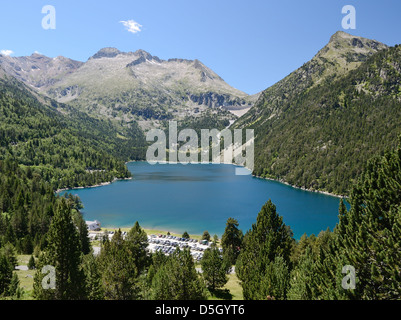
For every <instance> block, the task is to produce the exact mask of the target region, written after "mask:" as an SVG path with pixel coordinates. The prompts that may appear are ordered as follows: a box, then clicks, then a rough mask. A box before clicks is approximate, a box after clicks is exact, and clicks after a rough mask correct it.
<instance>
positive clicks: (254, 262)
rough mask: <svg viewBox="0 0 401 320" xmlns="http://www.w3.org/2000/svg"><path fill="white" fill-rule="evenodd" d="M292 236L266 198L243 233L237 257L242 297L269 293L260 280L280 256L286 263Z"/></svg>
mask: <svg viewBox="0 0 401 320" xmlns="http://www.w3.org/2000/svg"><path fill="white" fill-rule="evenodd" d="M291 249H292V238H291V236H290V232H289V230H288V228H287V227H286V225H285V224H284V223H283V219H282V217H280V216H279V215H278V214H277V212H276V207H275V205H274V204H273V203H272V202H271V200H269V201H268V202H267V203H266V204H265V205H264V206H263V207H262V210H261V211H260V212H259V214H258V217H257V221H256V224H254V225H252V229H251V230H249V231H248V232H247V234H246V235H245V237H244V241H243V249H242V251H241V253H240V255H239V256H238V259H237V264H236V273H237V275H238V278H239V279H240V280H241V282H242V288H243V294H244V298H245V299H249V300H252V299H266V297H267V296H273V292H268V289H267V288H265V287H263V286H264V284H263V281H262V279H263V278H265V277H266V276H269V275H266V274H267V273H268V272H269V271H270V270H269V265H270V263H272V262H273V261H274V260H275V258H276V257H278V256H280V257H282V259H283V262H284V263H285V264H286V265H287V266H288V268H289V270H290V268H291V266H290V254H291Z"/></svg>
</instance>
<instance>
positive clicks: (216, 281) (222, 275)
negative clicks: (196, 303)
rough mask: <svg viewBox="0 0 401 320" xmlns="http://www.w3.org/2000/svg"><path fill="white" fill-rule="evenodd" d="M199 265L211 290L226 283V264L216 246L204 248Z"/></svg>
mask: <svg viewBox="0 0 401 320" xmlns="http://www.w3.org/2000/svg"><path fill="white" fill-rule="evenodd" d="M201 266H202V275H203V278H204V279H205V282H206V285H207V286H208V287H209V288H210V289H211V290H215V289H216V288H221V287H223V286H224V285H225V284H226V283H227V281H228V278H227V275H226V273H227V266H226V264H225V261H224V259H223V257H222V256H221V253H220V251H219V249H218V248H217V247H213V248H208V249H206V251H205V253H204V255H203V258H202V260H201Z"/></svg>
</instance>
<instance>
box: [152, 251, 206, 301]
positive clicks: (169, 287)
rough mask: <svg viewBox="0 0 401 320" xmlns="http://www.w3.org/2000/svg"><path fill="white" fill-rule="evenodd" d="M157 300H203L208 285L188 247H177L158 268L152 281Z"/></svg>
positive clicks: (153, 292) (153, 296) (153, 293)
mask: <svg viewBox="0 0 401 320" xmlns="http://www.w3.org/2000/svg"><path fill="white" fill-rule="evenodd" d="M152 298H153V299H155V300H203V299H205V298H206V286H205V284H204V282H203V281H202V278H201V277H200V276H199V275H198V273H197V272H196V269H195V264H194V261H193V258H192V255H191V253H190V251H189V250H188V249H184V250H182V251H181V250H180V249H177V250H176V251H175V252H174V253H173V254H172V255H170V256H169V257H168V258H167V261H166V262H165V263H164V264H161V265H160V266H159V267H158V268H157V272H156V274H155V275H154V277H153V281H152Z"/></svg>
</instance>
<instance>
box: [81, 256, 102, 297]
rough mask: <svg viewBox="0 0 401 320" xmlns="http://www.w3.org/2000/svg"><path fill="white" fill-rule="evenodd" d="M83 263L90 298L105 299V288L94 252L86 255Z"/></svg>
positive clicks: (86, 289) (86, 287)
mask: <svg viewBox="0 0 401 320" xmlns="http://www.w3.org/2000/svg"><path fill="white" fill-rule="evenodd" d="M82 265H83V270H84V273H85V291H86V293H87V298H88V300H103V299H104V290H103V286H102V279H101V275H100V272H99V266H98V262H97V260H96V258H95V257H94V256H93V254H88V255H86V256H85V257H84V259H83V263H82Z"/></svg>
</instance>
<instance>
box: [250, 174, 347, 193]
mask: <svg viewBox="0 0 401 320" xmlns="http://www.w3.org/2000/svg"><path fill="white" fill-rule="evenodd" d="M252 176H253V177H254V178H257V179H262V180H269V181H275V182H278V183H282V184H284V185H286V186H289V187H291V188H294V189H298V190H302V191H307V192H312V193H320V194H324V195H326V196H330V197H335V198H339V199H346V198H348V196H345V195H338V194H335V193H330V192H327V191H320V190H311V189H308V188H304V187H297V186H294V185H292V184H290V183H288V182H286V181H284V180H282V179H280V180H279V179H273V178H265V177H260V176H256V175H252Z"/></svg>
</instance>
